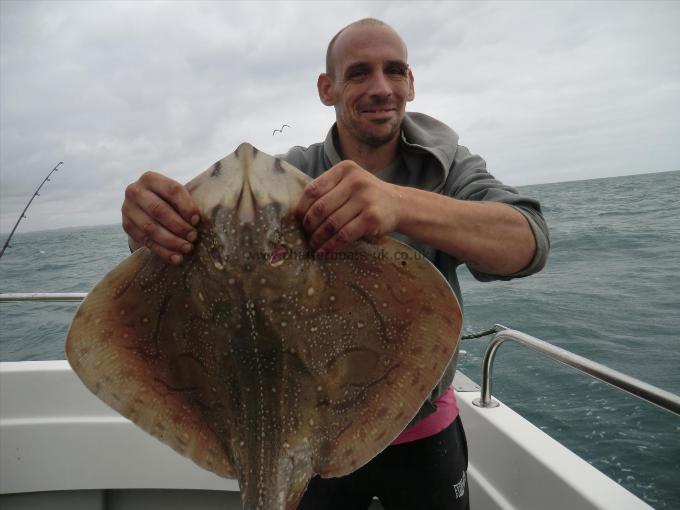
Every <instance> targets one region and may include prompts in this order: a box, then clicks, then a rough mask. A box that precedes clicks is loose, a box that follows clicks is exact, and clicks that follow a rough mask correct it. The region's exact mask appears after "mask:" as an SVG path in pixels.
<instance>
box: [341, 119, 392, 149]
mask: <svg viewBox="0 0 680 510" xmlns="http://www.w3.org/2000/svg"><path fill="white" fill-rule="evenodd" d="M385 122H386V123H387V122H390V123H392V125H391V126H390V129H389V131H388V132H387V133H385V134H378V133H372V132H370V131H368V130H363V129H360V128H355V127H354V126H351V127H350V129H349V132H350V134H351V135H352V136H353V137H354V138H355V139H356V140H358V141H359V142H361V143H363V144H364V145H367V146H369V147H372V148H374V149H378V148H380V147H382V146H383V145H386V144H388V143H390V142H391V141H392V140H394V137H395V136H396V135H397V134H398V133H399V130H400V128H401V122H399V121H392V120H387V121H385Z"/></svg>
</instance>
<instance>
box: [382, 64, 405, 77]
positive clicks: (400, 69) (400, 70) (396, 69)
mask: <svg viewBox="0 0 680 510" xmlns="http://www.w3.org/2000/svg"><path fill="white" fill-rule="evenodd" d="M406 70H407V68H406V67H404V66H389V67H388V68H387V74H396V75H399V76H406Z"/></svg>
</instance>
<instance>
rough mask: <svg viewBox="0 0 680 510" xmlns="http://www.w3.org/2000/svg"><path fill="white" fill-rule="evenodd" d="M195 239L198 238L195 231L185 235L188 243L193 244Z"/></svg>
mask: <svg viewBox="0 0 680 510" xmlns="http://www.w3.org/2000/svg"><path fill="white" fill-rule="evenodd" d="M197 237H198V232H196V231H195V230H192V231H191V232H189V235H187V241H189V242H190V243H193V242H194V241H195V240H196V238H197Z"/></svg>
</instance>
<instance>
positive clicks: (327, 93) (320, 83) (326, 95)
mask: <svg viewBox="0 0 680 510" xmlns="http://www.w3.org/2000/svg"><path fill="white" fill-rule="evenodd" d="M316 88H317V90H318V91H319V99H321V102H322V103H323V104H325V105H326V106H334V105H335V93H334V92H333V80H331V77H330V76H328V75H327V74H326V73H321V74H320V75H319V79H318V80H317V81H316Z"/></svg>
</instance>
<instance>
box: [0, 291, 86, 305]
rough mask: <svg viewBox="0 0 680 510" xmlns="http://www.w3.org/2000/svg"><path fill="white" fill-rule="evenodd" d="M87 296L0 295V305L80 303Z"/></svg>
mask: <svg viewBox="0 0 680 510" xmlns="http://www.w3.org/2000/svg"><path fill="white" fill-rule="evenodd" d="M85 296H87V293H86V292H61V293H59V292H24V293H21V292H16V293H7V294H0V303H1V302H6V303H13V302H17V301H47V302H66V301H82V300H83V299H85Z"/></svg>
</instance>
